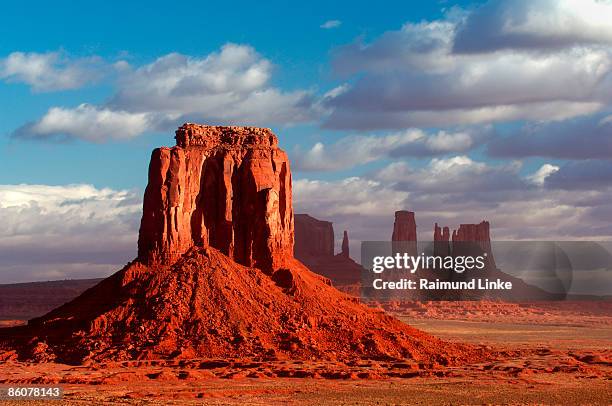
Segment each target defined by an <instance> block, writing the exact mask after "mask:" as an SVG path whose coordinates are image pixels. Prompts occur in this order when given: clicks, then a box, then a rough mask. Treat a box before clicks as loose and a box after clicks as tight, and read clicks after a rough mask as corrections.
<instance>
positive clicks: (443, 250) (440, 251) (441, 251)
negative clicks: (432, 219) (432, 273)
mask: <svg viewBox="0 0 612 406" xmlns="http://www.w3.org/2000/svg"><path fill="white" fill-rule="evenodd" d="M433 240H434V255H436V256H441V257H445V256H447V255H450V253H451V247H450V230H449V228H448V227H444V228H440V227H439V226H438V223H436V224H435V226H434V237H433Z"/></svg>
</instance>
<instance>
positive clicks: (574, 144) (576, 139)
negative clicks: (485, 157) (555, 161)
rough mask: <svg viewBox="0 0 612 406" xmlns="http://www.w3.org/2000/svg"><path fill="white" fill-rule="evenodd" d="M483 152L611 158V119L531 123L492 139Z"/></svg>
mask: <svg viewBox="0 0 612 406" xmlns="http://www.w3.org/2000/svg"><path fill="white" fill-rule="evenodd" d="M487 151H488V153H489V154H490V155H491V156H494V157H502V158H508V157H513V158H525V157H534V156H539V157H547V158H559V159H612V121H611V120H610V117H609V116H607V117H606V116H604V117H602V115H600V114H594V115H590V116H587V117H581V118H576V119H572V120H566V121H561V122H550V123H534V124H529V125H525V126H523V127H522V128H521V129H519V130H518V131H516V133H514V134H511V135H510V136H507V137H500V138H496V139H494V140H492V141H491V142H490V143H489V145H488V147H487Z"/></svg>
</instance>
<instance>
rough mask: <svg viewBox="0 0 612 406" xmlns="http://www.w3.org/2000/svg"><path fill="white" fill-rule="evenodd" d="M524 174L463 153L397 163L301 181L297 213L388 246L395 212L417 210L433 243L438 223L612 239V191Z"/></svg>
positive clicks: (503, 233) (504, 232) (518, 235)
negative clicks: (362, 173) (423, 162)
mask: <svg viewBox="0 0 612 406" xmlns="http://www.w3.org/2000/svg"><path fill="white" fill-rule="evenodd" d="M520 169H521V168H520V165H519V164H518V163H510V164H499V165H493V164H491V163H486V162H480V161H475V160H474V159H471V158H469V157H467V156H462V155H458V156H454V157H451V158H444V159H441V158H434V159H432V160H431V161H430V162H429V164H427V165H426V166H425V167H412V166H410V165H408V164H407V163H406V162H394V163H391V164H389V165H388V166H387V167H385V168H383V169H381V170H378V171H376V172H374V173H371V174H369V175H366V176H362V177H357V178H356V177H352V178H348V179H341V180H332V181H314V180H298V181H296V182H295V187H296V190H295V197H296V198H295V205H296V211H297V212H307V213H309V214H311V215H313V216H315V217H317V218H321V219H325V220H331V221H334V224H336V225H337V229H340V230H342V229H348V230H349V233H350V235H351V236H352V238H353V239H354V240H366V241H368V240H369V241H372V240H374V241H377V240H388V239H389V237H390V232H391V229H392V225H393V212H394V211H395V210H401V209H407V210H413V211H415V212H416V219H417V226H418V228H417V232H418V235H419V238H420V239H421V240H424V241H425V240H427V239H430V238H432V234H433V224H434V223H435V222H438V223H439V224H442V225H448V226H450V227H451V228H456V227H457V226H458V225H459V224H461V223H477V222H480V221H482V220H483V219H487V220H489V221H491V224H492V235H493V238H495V239H497V240H504V239H565V240H574V239H591V240H598V239H609V238H610V236H612V226H610V225H609V221H607V220H606V219H609V216H611V215H612V186H610V185H609V184H608V185H606V184H603V183H599V184H597V186H596V187H594V185H595V184H594V183H591V184H590V186H591V187H590V188H585V189H581V191H580V193H575V190H569V189H567V188H561V187H557V186H558V185H557V186H554V185H552V183H551V182H552V180H553V178H554V177H555V176H557V174H560V173H562V170H563V168H560V169H559V170H558V171H554V168H552V167H548V166H546V165H545V166H544V169H542V168H540V169H539V170H537V171H536V172H535V173H531V174H527V175H523V174H522V172H521V171H520ZM599 169H600V170H601V169H602V168H599ZM607 173H610V172H607ZM602 177H603V175H602V176H601V177H600V178H602ZM542 179H543V185H542V184H539V182H540V181H541V180H542ZM534 181H535V182H534Z"/></svg>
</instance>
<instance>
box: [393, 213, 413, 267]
mask: <svg viewBox="0 0 612 406" xmlns="http://www.w3.org/2000/svg"><path fill="white" fill-rule="evenodd" d="M391 242H392V244H393V252H394V253H407V254H408V255H412V256H416V255H417V234H416V221H415V219H414V212H412V211H407V210H399V211H396V212H395V221H394V222H393V233H392V234H391Z"/></svg>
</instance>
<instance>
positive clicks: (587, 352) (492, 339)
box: [0, 302, 612, 405]
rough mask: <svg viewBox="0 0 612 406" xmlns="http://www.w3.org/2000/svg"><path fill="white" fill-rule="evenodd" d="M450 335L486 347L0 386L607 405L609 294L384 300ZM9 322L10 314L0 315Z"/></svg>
mask: <svg viewBox="0 0 612 406" xmlns="http://www.w3.org/2000/svg"><path fill="white" fill-rule="evenodd" d="M385 307H386V308H387V310H388V311H391V312H393V313H394V314H395V315H396V316H397V317H399V318H400V319H401V320H402V321H405V322H406V323H409V324H410V325H412V326H414V327H417V328H419V329H422V330H425V331H427V332H429V333H432V334H434V335H437V336H438V337H441V338H443V339H445V340H447V341H456V342H469V343H473V344H478V345H484V346H488V347H490V348H491V349H492V350H494V351H493V352H494V353H496V354H498V355H496V356H495V357H494V358H493V359H491V360H489V361H486V362H481V363H476V364H473V365H465V366H461V367H444V366H439V365H438V366H430V365H419V364H416V363H410V362H402V361H354V362H319V361H316V360H313V361H291V360H264V359H260V360H248V359H240V360H229V359H218V360H205V359H186V360H172V361H144V362H121V363H102V364H89V365H83V366H70V365H62V364H54V363H48V364H33V363H21V362H15V361H6V362H2V363H1V364H0V385H2V386H9V385H17V386H28V385H60V386H61V387H62V388H63V390H64V397H63V399H62V400H61V401H49V400H47V401H29V402H23V403H22V404H49V403H57V404H60V403H61V404H96V403H99V402H102V401H104V402H108V403H107V404H126V403H133V404H160V405H161V404H262V405H263V404H265V405H267V404H355V405H359V404H363V405H366V404H427V405H428V404H568V405H574V404H611V403H612V362H611V361H612V360H611V358H612V351H611V350H610V348H611V347H612V303H611V302H554V303H553V302H550V303H529V304H516V303H501V302H431V303H419V302H408V303H394V304H390V305H387V306H385ZM5 324H8V323H5Z"/></svg>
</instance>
